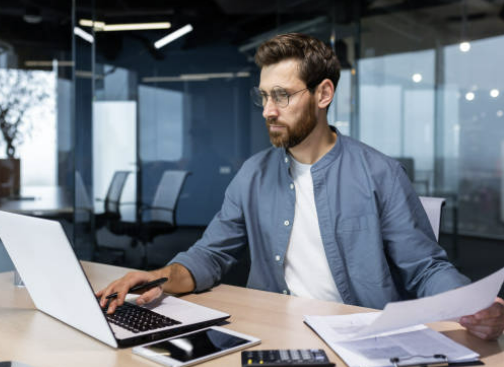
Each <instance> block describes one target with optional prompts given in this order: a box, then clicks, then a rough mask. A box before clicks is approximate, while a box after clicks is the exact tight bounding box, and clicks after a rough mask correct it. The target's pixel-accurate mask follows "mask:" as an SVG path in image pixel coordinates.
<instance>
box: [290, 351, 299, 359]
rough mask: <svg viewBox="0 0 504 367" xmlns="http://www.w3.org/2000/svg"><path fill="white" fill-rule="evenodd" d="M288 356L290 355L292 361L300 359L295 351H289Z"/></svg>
mask: <svg viewBox="0 0 504 367" xmlns="http://www.w3.org/2000/svg"><path fill="white" fill-rule="evenodd" d="M290 355H291V357H292V359H294V360H298V359H300V356H299V352H298V351H297V350H295V349H291V350H290Z"/></svg>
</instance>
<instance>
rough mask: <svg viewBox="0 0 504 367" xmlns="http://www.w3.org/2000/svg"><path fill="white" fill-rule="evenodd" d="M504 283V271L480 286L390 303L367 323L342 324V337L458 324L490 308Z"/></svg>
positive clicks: (480, 282) (484, 279) (476, 283)
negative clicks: (425, 325) (440, 324)
mask: <svg viewBox="0 0 504 367" xmlns="http://www.w3.org/2000/svg"><path fill="white" fill-rule="evenodd" d="M503 282H504V268H502V269H501V270H499V271H497V272H495V273H493V274H491V275H489V276H487V277H486V278H483V279H481V280H479V281H477V282H474V283H472V284H469V285H466V286H465V287H460V288H457V289H454V290H451V291H447V292H444V293H440V294H437V295H435V296H430V297H425V298H420V299H416V300H411V301H402V302H391V303H388V304H387V305H386V306H385V308H384V310H383V311H382V312H376V313H374V315H376V316H374V317H373V319H372V320H370V319H367V320H368V321H369V322H368V323H358V325H357V324H353V325H352V324H346V323H345V324H342V325H341V327H340V328H339V330H338V334H339V335H344V337H345V338H346V339H355V338H359V337H366V336H371V335H376V334H380V333H383V332H386V331H391V330H398V329H401V328H404V327H408V326H413V325H418V324H424V323H427V322H435V321H446V320H454V321H456V320H458V319H459V318H460V317H462V316H466V315H472V314H474V313H476V312H478V311H480V310H482V309H484V308H487V307H489V306H490V305H491V304H492V303H493V302H494V300H495V297H497V294H498V293H499V290H500V288H501V285H502V283H503Z"/></svg>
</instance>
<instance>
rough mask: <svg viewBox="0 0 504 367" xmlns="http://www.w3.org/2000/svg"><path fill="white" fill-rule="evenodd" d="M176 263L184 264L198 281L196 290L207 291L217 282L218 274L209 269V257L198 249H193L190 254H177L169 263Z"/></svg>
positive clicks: (195, 280) (196, 281)
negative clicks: (202, 254)
mask: <svg viewBox="0 0 504 367" xmlns="http://www.w3.org/2000/svg"><path fill="white" fill-rule="evenodd" d="M174 263H178V264H181V265H183V266H184V267H186V268H187V270H189V272H190V273H191V274H192V276H193V278H194V282H195V283H196V287H195V289H194V291H195V292H202V291H205V290H207V289H209V288H211V287H212V286H213V285H214V284H215V283H216V282H217V280H216V274H214V273H212V272H211V271H210V270H209V267H208V259H207V258H203V256H201V255H200V254H198V253H197V252H196V251H193V253H191V255H190V256H189V255H188V254H187V253H185V252H183V253H179V254H177V255H176V256H175V257H174V258H173V259H172V260H171V261H170V262H169V263H168V265H171V264H174Z"/></svg>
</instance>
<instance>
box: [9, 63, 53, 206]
mask: <svg viewBox="0 0 504 367" xmlns="http://www.w3.org/2000/svg"><path fill="white" fill-rule="evenodd" d="M37 73H38V72H37V71H26V70H17V69H0V132H1V135H2V138H3V143H4V144H5V158H3V159H0V197H5V196H17V195H19V191H20V186H21V180H20V172H21V163H20V159H19V158H18V157H16V148H17V147H18V146H19V145H21V144H23V141H24V137H25V135H26V134H29V132H30V129H31V118H30V111H31V110H32V109H33V108H36V107H37V106H39V105H40V104H43V103H44V102H46V100H47V99H48V98H49V94H48V93H47V92H46V89H45V88H44V85H43V84H41V83H40V81H39V78H37Z"/></svg>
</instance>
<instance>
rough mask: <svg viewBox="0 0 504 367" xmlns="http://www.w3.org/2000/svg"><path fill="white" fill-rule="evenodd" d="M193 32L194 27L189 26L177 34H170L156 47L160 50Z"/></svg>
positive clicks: (178, 30)
mask: <svg viewBox="0 0 504 367" xmlns="http://www.w3.org/2000/svg"><path fill="white" fill-rule="evenodd" d="M192 30H193V26H192V25H190V24H187V25H185V26H183V27H182V28H180V29H177V30H176V31H175V32H172V33H170V34H169V35H167V36H165V37H163V38H161V39H160V40H158V41H156V42H155V43H154V47H155V48H157V49H160V48H161V47H163V46H166V45H167V44H168V43H170V42H173V41H175V40H176V39H177V38H180V37H182V36H183V35H185V34H187V33H189V32H191V31H192Z"/></svg>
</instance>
